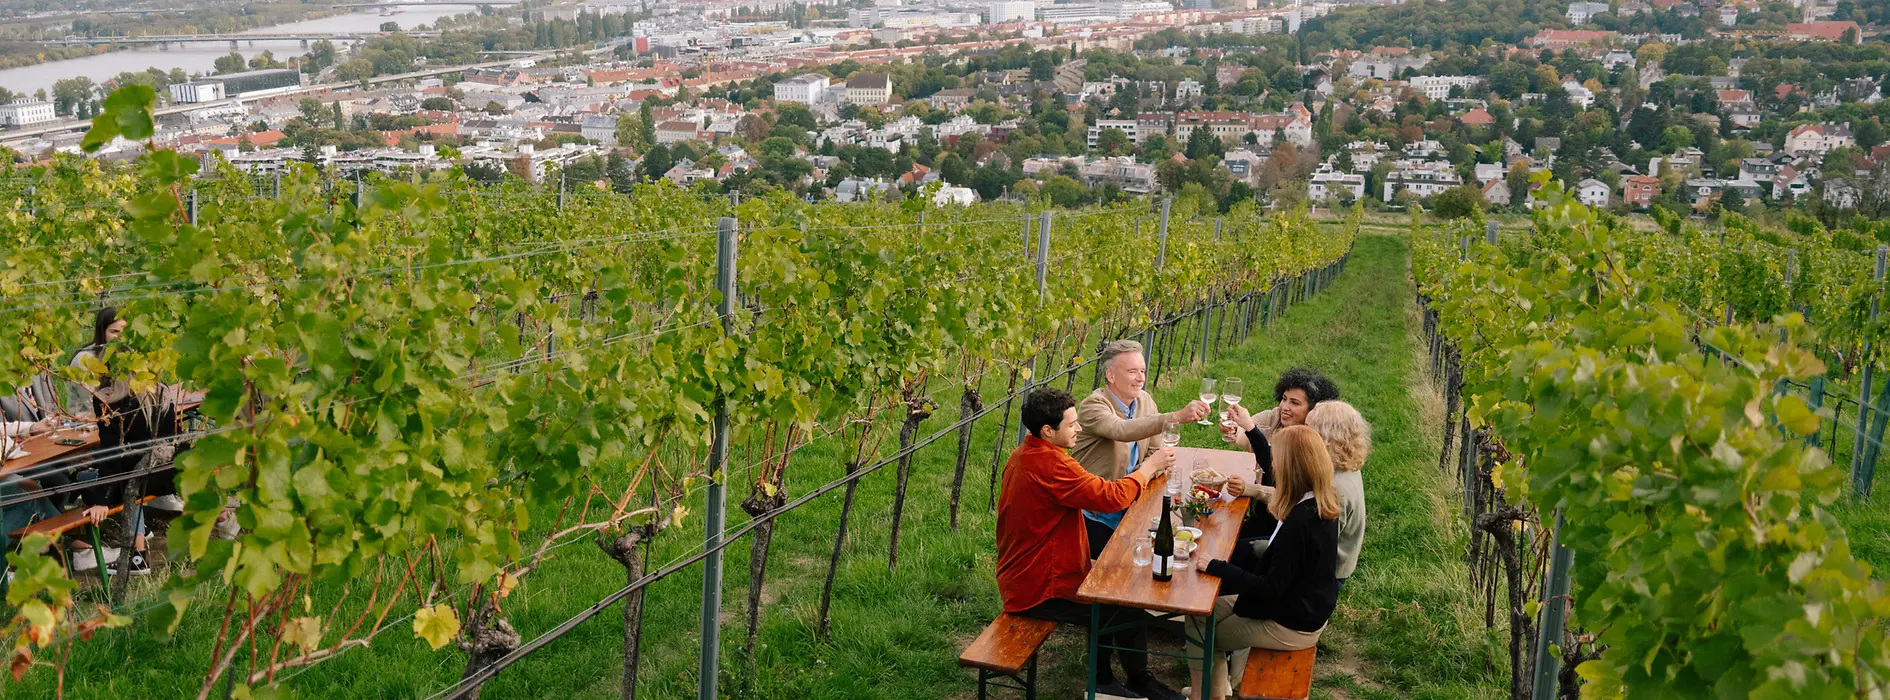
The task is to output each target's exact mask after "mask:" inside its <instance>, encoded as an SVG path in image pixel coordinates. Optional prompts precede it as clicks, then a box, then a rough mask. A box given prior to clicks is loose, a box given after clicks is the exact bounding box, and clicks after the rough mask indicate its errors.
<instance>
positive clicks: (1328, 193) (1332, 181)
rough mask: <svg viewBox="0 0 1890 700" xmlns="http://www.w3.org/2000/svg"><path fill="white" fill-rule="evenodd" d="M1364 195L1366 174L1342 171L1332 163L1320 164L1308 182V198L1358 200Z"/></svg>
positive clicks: (1314, 199) (1317, 199) (1315, 199)
mask: <svg viewBox="0 0 1890 700" xmlns="http://www.w3.org/2000/svg"><path fill="white" fill-rule="evenodd" d="M1364 196H1365V176H1364V175H1359V174H1353V173H1342V172H1339V171H1338V169H1337V168H1334V167H1332V165H1331V164H1324V165H1320V166H1319V170H1318V171H1317V172H1314V173H1313V175H1312V179H1311V180H1309V181H1308V182H1307V183H1306V198H1307V199H1310V200H1312V201H1315V202H1318V201H1324V200H1326V199H1339V200H1351V201H1357V200H1358V199H1360V198H1362V197H1364Z"/></svg>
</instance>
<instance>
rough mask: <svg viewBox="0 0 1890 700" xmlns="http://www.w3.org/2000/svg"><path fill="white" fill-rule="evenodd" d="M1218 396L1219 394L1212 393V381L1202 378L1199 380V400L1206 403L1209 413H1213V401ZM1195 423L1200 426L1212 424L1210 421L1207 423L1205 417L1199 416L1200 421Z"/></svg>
mask: <svg viewBox="0 0 1890 700" xmlns="http://www.w3.org/2000/svg"><path fill="white" fill-rule="evenodd" d="M1219 396H1220V394H1218V393H1215V391H1214V380H1212V379H1206V378H1203V379H1202V380H1201V400H1202V401H1204V402H1206V403H1207V405H1208V412H1209V413H1213V412H1214V399H1216V398H1218V397H1219ZM1195 422H1196V423H1198V424H1201V425H1213V424H1214V423H1213V422H1212V421H1209V420H1208V419H1207V416H1201V420H1198V421H1195Z"/></svg>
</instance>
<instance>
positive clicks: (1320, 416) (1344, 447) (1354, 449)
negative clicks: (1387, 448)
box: [1306, 401, 1372, 472]
mask: <svg viewBox="0 0 1890 700" xmlns="http://www.w3.org/2000/svg"><path fill="white" fill-rule="evenodd" d="M1306 427H1309V428H1312V429H1313V430H1317V431H1319V437H1322V438H1325V440H1326V452H1328V453H1330V454H1331V455H1332V470H1333V471H1341V472H1355V471H1358V470H1360V469H1364V468H1365V456H1366V455H1368V454H1370V453H1371V451H1372V426H1371V424H1370V423H1367V422H1365V417H1364V416H1361V415H1359V413H1358V409H1356V408H1353V407H1352V404H1349V403H1346V402H1344V401H1321V402H1319V405H1317V406H1314V407H1313V409H1312V410H1311V411H1308V412H1307V413H1306Z"/></svg>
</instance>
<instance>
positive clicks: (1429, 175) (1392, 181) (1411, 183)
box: [1382, 163, 1463, 202]
mask: <svg viewBox="0 0 1890 700" xmlns="http://www.w3.org/2000/svg"><path fill="white" fill-rule="evenodd" d="M1427 165H1431V166H1435V167H1410V168H1402V169H1399V170H1393V171H1392V172H1391V173H1390V174H1389V175H1386V176H1385V187H1384V194H1383V195H1382V197H1383V199H1384V200H1385V201H1387V202H1389V201H1392V199H1394V197H1395V195H1397V193H1398V192H1399V191H1401V190H1405V191H1409V192H1411V193H1412V194H1415V195H1417V196H1418V197H1420V198H1423V197H1431V196H1434V195H1438V194H1442V193H1443V192H1444V191H1445V190H1448V189H1450V188H1452V187H1456V186H1458V185H1461V184H1463V179H1462V178H1459V177H1457V171H1455V170H1452V169H1451V168H1450V164H1449V163H1432V164H1427Z"/></svg>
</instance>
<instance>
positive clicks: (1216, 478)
mask: <svg viewBox="0 0 1890 700" xmlns="http://www.w3.org/2000/svg"><path fill="white" fill-rule="evenodd" d="M1226 486H1227V475H1226V474H1222V473H1220V472H1218V471H1215V470H1213V469H1199V470H1196V471H1195V472H1194V492H1195V493H1196V494H1199V495H1200V496H1201V497H1202V498H1203V499H1215V498H1220V497H1221V489H1222V488H1224V487H1226Z"/></svg>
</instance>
